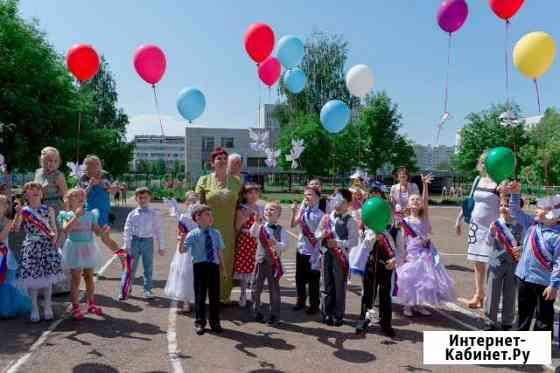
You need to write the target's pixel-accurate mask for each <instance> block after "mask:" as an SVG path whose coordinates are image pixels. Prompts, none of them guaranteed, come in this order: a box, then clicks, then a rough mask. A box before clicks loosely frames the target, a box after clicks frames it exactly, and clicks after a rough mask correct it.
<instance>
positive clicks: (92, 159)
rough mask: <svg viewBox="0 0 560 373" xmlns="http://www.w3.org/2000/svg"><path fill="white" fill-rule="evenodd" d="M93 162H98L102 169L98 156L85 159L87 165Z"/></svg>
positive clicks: (88, 156)
mask: <svg viewBox="0 0 560 373" xmlns="http://www.w3.org/2000/svg"><path fill="white" fill-rule="evenodd" d="M92 162H97V163H99V166H100V167H101V166H102V164H101V159H100V158H99V157H98V156H96V155H93V154H89V155H87V156H86V158H85V159H84V164H85V165H87V164H88V163H92Z"/></svg>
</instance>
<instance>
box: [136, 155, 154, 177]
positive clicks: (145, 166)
mask: <svg viewBox="0 0 560 373" xmlns="http://www.w3.org/2000/svg"><path fill="white" fill-rule="evenodd" d="M136 169H137V171H138V172H139V173H141V174H149V173H151V171H152V166H151V165H150V162H148V161H146V160H144V159H141V160H140V161H139V162H138V166H137V168H136Z"/></svg>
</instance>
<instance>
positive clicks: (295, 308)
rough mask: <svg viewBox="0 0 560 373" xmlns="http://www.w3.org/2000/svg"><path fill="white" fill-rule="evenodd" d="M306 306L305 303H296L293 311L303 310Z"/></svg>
mask: <svg viewBox="0 0 560 373" xmlns="http://www.w3.org/2000/svg"><path fill="white" fill-rule="evenodd" d="M304 308H305V304H302V303H298V304H296V305H295V306H294V307H293V308H292V311H300V310H302V309H304Z"/></svg>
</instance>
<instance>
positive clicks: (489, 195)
mask: <svg viewBox="0 0 560 373" xmlns="http://www.w3.org/2000/svg"><path fill="white" fill-rule="evenodd" d="M485 158H486V153H483V154H482V155H481V156H480V158H479V160H478V166H477V169H478V172H479V173H480V176H479V177H477V178H476V179H475V181H474V183H473V198H474V202H475V203H474V208H473V210H472V213H471V222H470V225H469V233H468V237H467V247H468V248H467V259H469V260H470V261H473V262H474V276H475V277H474V279H475V293H474V295H473V297H472V299H470V300H468V301H467V305H468V306H469V308H482V306H483V304H484V287H485V281H486V263H488V256H489V254H490V250H491V249H492V248H491V247H490V246H489V245H488V243H487V242H486V239H485V237H486V235H487V234H488V231H489V229H490V225H491V224H492V223H493V222H494V221H495V220H496V219H498V217H499V215H500V196H499V192H498V185H496V183H495V182H494V181H492V179H490V178H489V177H488V175H487V174H486V170H485V168H484V160H485ZM462 220H463V210H461V211H460V212H459V215H458V216H457V221H456V223H455V229H456V231H457V235H458V236H460V235H461V231H462V222H461V221H462Z"/></svg>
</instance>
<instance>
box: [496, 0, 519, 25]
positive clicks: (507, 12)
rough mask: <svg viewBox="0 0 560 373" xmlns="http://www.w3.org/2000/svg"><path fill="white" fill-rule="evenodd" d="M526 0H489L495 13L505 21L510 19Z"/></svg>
mask: <svg viewBox="0 0 560 373" xmlns="http://www.w3.org/2000/svg"><path fill="white" fill-rule="evenodd" d="M523 1H524V0H489V3H490V8H492V11H493V12H494V14H496V15H497V16H498V17H500V18H501V19H503V20H505V21H509V20H510V19H511V17H513V16H514V15H515V14H516V13H517V12H518V11H519V9H520V8H521V7H522V6H523Z"/></svg>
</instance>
